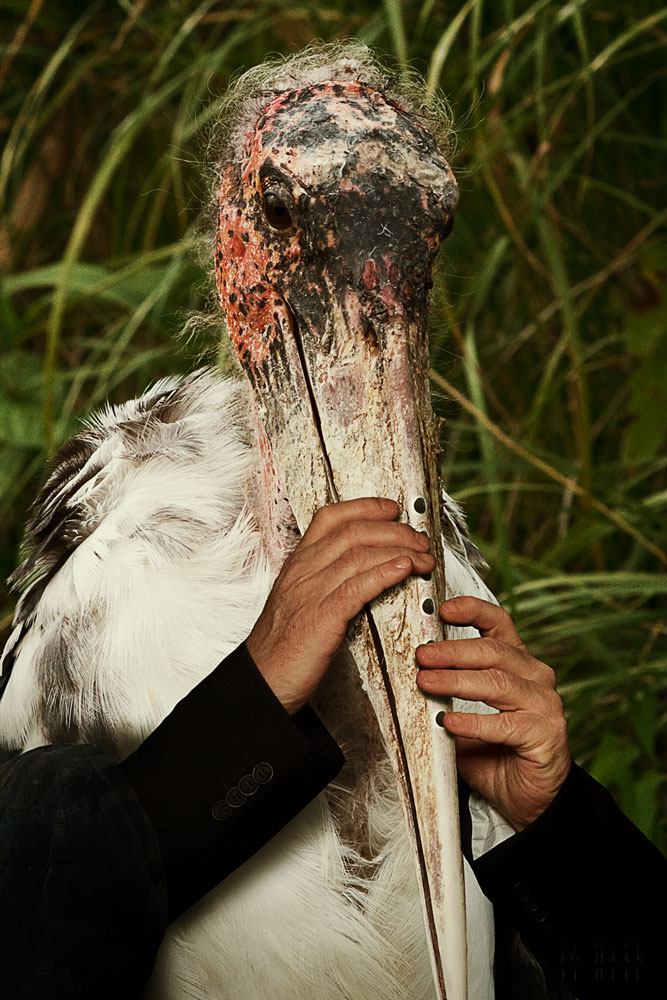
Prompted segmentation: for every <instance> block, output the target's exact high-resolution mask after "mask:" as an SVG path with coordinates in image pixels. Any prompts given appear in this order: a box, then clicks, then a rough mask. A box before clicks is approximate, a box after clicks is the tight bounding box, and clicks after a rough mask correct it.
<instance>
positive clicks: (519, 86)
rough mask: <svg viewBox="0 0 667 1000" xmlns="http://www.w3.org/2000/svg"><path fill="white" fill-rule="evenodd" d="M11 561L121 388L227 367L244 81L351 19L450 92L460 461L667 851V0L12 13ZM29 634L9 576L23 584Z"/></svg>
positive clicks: (636, 803) (6, 86)
mask: <svg viewBox="0 0 667 1000" xmlns="http://www.w3.org/2000/svg"><path fill="white" fill-rule="evenodd" d="M0 21H1V22H2V31H1V32H0V38H2V39H5V40H8V41H5V42H4V43H3V48H2V50H1V55H0V106H1V107H0V135H1V137H2V153H1V155H0V206H1V209H0V212H1V219H0V270H1V271H2V273H3V275H4V277H3V280H2V286H1V291H0V354H1V359H2V360H1V365H0V508H1V511H2V516H1V518H0V573H1V574H2V576H6V575H7V574H8V573H9V572H10V571H11V569H12V568H13V566H14V565H15V563H16V559H17V547H18V540H19V536H20V532H21V527H22V524H23V523H24V520H25V517H26V510H27V508H28V506H29V503H30V500H31V498H32V497H33V496H34V494H35V491H36V489H37V487H38V485H39V483H40V481H41V479H42V477H43V475H44V467H45V459H46V457H47V455H48V453H50V452H51V451H53V449H54V447H56V446H57V445H58V444H59V443H60V442H62V441H63V440H64V439H65V438H66V437H67V436H68V435H69V434H71V433H72V432H73V431H74V430H76V428H77V426H78V425H79V421H80V418H81V417H83V416H85V415H86V414H87V413H88V412H90V410H91V409H92V408H94V407H97V406H99V405H100V404H101V403H102V402H103V401H104V400H106V399H111V400H113V401H120V400H122V399H124V398H127V397H129V396H132V395H135V394H137V393H139V392H141V391H143V389H144V388H145V387H146V385H147V384H148V383H149V382H150V381H151V380H153V379H155V378H156V377H158V376H161V375H164V374H168V373H170V372H174V371H179V370H185V369H189V368H192V367H193V366H194V365H195V364H197V363H198V361H199V359H200V358H201V357H202V356H203V357H206V358H208V359H215V357H216V351H217V346H216V345H217V343H218V342H219V337H220V334H221V330H220V329H218V330H215V329H211V328H208V329H207V330H206V331H205V332H203V333H202V334H200V335H199V336H195V337H194V338H191V339H181V340H178V339H177V338H176V336H175V335H176V334H177V333H178V331H179V329H180V328H181V327H182V325H183V322H184V319H185V317H186V316H187V315H188V314H189V313H190V312H191V311H192V310H199V309H201V308H203V307H204V306H205V304H206V298H207V295H208V291H207V289H208V281H209V277H208V275H207V274H206V269H205V268H202V267H201V266H200V265H199V264H198V263H197V261H196V258H195V257H193V256H192V254H191V253H190V251H191V249H192V246H193V245H194V243H195V240H196V232H197V229H196V221H197V216H198V212H199V210H200V208H201V205H202V203H203V202H204V201H205V199H206V197H207V190H206V183H205V182H204V181H203V180H202V178H201V172H200V169H199V167H198V158H199V149H200V147H199V146H198V142H197V136H198V134H200V132H201V130H202V129H203V128H205V126H206V125H207V123H209V122H210V121H211V120H212V119H214V117H215V115H216V110H217V107H218V98H219V95H220V94H222V93H223V92H224V88H225V86H226V84H227V82H228V80H229V78H230V76H232V75H234V74H236V73H238V72H239V71H241V70H242V69H243V68H247V67H249V66H251V65H253V64H254V63H256V62H258V61H260V60H262V59H263V58H264V57H265V55H266V54H267V53H269V52H275V51H281V52H291V51H293V50H294V49H295V48H298V47H300V46H302V45H304V44H306V43H308V42H309V41H311V40H312V39H314V38H323V39H325V40H329V39H332V38H336V37H346V36H357V37H359V38H361V39H362V40H364V41H366V42H368V43H370V44H373V45H375V46H377V47H379V49H380V50H384V51H386V52H391V53H392V54H393V55H394V57H395V58H396V59H397V60H398V63H399V65H401V64H402V65H406V66H407V65H408V64H410V65H412V66H414V67H416V68H417V69H418V70H420V71H421V72H422V73H423V75H424V77H425V79H426V81H427V87H428V93H429V94H430V95H433V93H434V92H435V91H436V89H437V88H442V90H443V91H444V92H445V93H446V94H447V95H448V97H449V99H450V101H451V104H452V107H453V110H454V114H455V119H456V123H457V130H458V136H459V148H458V152H457V154H456V156H455V159H454V166H455V171H456V173H457V175H458V178H459V182H460V185H461V195H462V197H461V205H460V209H459V213H458V218H457V223H456V227H455V230H454V233H453V235H452V236H451V237H450V239H449V240H448V242H447V245H446V247H445V251H444V254H441V257H442V260H441V261H440V264H439V270H438V272H437V275H436V287H435V291H434V300H433V313H432V333H431V336H432V354H433V366H434V396H435V402H436V407H437V408H438V409H439V410H440V412H442V414H443V415H444V416H445V417H446V418H447V423H446V428H445V434H444V444H443V447H444V455H443V474H444V478H445V482H446V483H447V485H448V488H449V489H450V490H451V492H452V493H453V495H454V496H455V497H456V498H457V499H459V500H461V501H462V502H464V504H465V506H466V508H467V511H468V514H469V518H470V522H471V525H472V532H473V535H474V537H475V538H476V539H477V540H478V542H479V543H480V545H481V547H482V549H483V551H484V552H485V554H486V556H487V558H488V560H489V562H490V563H491V566H492V570H491V571H490V573H489V582H490V585H491V586H492V587H494V588H495V589H496V591H497V592H498V593H499V594H500V596H501V599H502V600H503V601H504V602H505V603H506V604H507V606H508V607H509V608H510V609H511V610H512V612H513V613H514V615H515V617H516V620H517V623H518V626H519V629H520V631H521V632H522V634H523V636H524V638H525V640H526V642H527V643H528V645H529V646H530V648H531V649H532V650H533V651H534V652H535V653H536V655H538V656H540V657H541V658H542V659H544V660H545V661H546V662H549V663H550V664H552V665H553V666H554V668H555V669H556V671H557V674H558V677H559V689H560V691H561V693H562V695H563V698H564V700H565V703H566V707H567V710H568V714H569V719H570V732H571V739H572V748H573V753H574V755H575V757H576V758H577V759H578V760H579V761H580V762H581V763H583V764H584V766H587V767H588V768H589V769H590V770H591V771H592V773H593V774H594V775H596V776H597V777H598V778H599V779H600V780H602V781H603V782H604V783H605V784H607V785H608V787H609V788H610V789H611V790H612V791H613V792H614V793H615V794H616V795H617V796H618V798H619V800H620V802H621V804H622V805H623V807H624V808H625V809H626V811H627V812H628V813H629V815H630V816H631V817H632V818H633V819H634V820H635V822H637V823H638V824H639V825H640V826H641V827H642V828H643V829H644V830H645V831H646V832H647V833H648V834H649V836H651V837H652V838H653V839H654V840H655V842H656V843H658V844H659V845H660V846H661V847H663V849H664V847H665V842H666V833H665V819H666V808H665V800H666V791H665V764H664V761H665V752H664V751H665V715H666V713H665V698H664V692H665V688H666V687H667V643H666V642H665V634H666V628H665V604H666V601H665V594H666V592H667V578H666V577H665V575H664V568H665V563H666V561H667V557H666V556H665V548H666V539H665V512H666V509H667V454H666V452H665V439H666V437H667V249H666V248H665V243H664V231H665V221H666V219H667V209H666V207H665V206H666V205H667V197H666V191H665V184H666V179H667V170H665V159H664V153H665V150H666V148H667V134H666V129H667V124H666V123H667V114H666V113H665V112H666V110H667V109H666V108H665V101H666V94H667V90H666V89H665V86H664V84H665V76H667V58H666V44H665V43H666V32H667V9H665V8H662V9H658V10H656V7H655V3H654V2H650V0H634V2H633V3H632V4H630V3H629V2H611V0H609V2H604V0H601V2H592V0H589V2H587V0H572V2H568V3H563V2H557V0H536V2H533V3H525V2H514V0H502V2H496V3H493V4H491V3H488V2H487V3H486V4H485V3H484V2H483V0H468V2H467V3H465V4H460V3H457V2H449V0H444V2H443V0H404V2H402V3H401V2H400V0H385V2H384V3H381V2H375V3H373V2H370V0H355V2H354V3H352V2H350V0H329V2H328V3H324V4H308V5H305V4H300V3H299V2H298V0H293V2H285V3H278V2H270V0H238V2H236V3H227V4H223V3H218V2H215V0H205V2H203V3H201V4H199V5H197V4H195V3H194V2H187V0H169V2H160V3H157V2H155V0H152V2H151V0H136V2H130V0H117V2H115V3H111V2H107V3H102V2H98V3H91V4H88V3H82V2H79V3H76V2H73V0H51V2H49V3H44V2H42V0H32V2H30V3H28V2H21V0H14V2H4V3H2V4H1V5H0ZM0 600H1V601H2V608H1V609H0V624H1V625H2V628H3V630H4V632H5V633H6V632H7V629H8V625H9V621H10V617H11V609H12V598H11V595H9V594H8V593H7V592H6V591H5V592H3V593H2V594H0Z"/></svg>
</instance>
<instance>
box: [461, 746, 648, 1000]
mask: <svg viewBox="0 0 667 1000" xmlns="http://www.w3.org/2000/svg"><path fill="white" fill-rule="evenodd" d="M473 868H474V871H475V874H476V876H477V879H478V881H479V884H480V886H481V888H482V891H483V892H484V893H485V895H486V896H487V897H488V898H489V899H490V900H491V901H492V902H493V904H494V910H495V916H496V927H497V942H498V948H497V962H498V966H497V982H498V993H497V996H498V998H499V1000H500V998H509V997H515V996H516V997H517V998H519V997H521V1000H523V998H524V997H525V996H527V994H526V993H521V992H519V991H518V990H517V987H516V985H513V984H516V982H517V978H520V976H519V977H517V964H518V963H517V961H516V955H515V956H514V958H513V957H512V955H511V954H509V951H510V946H509V942H510V939H511V936H512V935H511V931H512V930H513V929H515V930H516V931H517V932H518V934H519V935H520V938H521V940H522V941H523V943H524V944H525V945H526V946H527V948H528V949H529V951H530V952H532V954H533V955H534V956H535V958H536V959H537V961H538V962H539V964H540V966H541V967H542V969H543V971H544V974H545V979H546V983H547V994H546V995H550V996H567V995H569V994H568V993H567V991H561V989H560V984H565V985H566V986H567V988H568V989H569V990H570V991H571V994H572V995H573V996H575V997H577V998H578V1000H589V998H595V1000H602V998H604V1000H612V998H616V997H619V998H620V997H623V998H634V997H637V998H640V997H646V998H649V997H653V996H656V995H657V994H656V993H655V986H656V984H657V983H658V982H660V979H661V978H662V973H661V969H660V967H661V965H662V957H663V953H664V942H665V930H666V921H665V900H666V899H667V861H666V860H665V858H664V857H663V856H662V854H661V853H660V851H658V849H657V848H656V847H655V846H654V845H653V844H652V843H651V842H650V841H649V840H647V838H646V837H644V835H643V834H642V833H641V832H640V831H639V830H638V829H637V828H636V827H635V826H634V825H633V824H632V823H631V822H630V820H628V819H627V817H626V816H625V815H624V814H623V813H622V812H621V811H620V809H618V807H617V806H616V804H615V802H614V800H613V798H612V796H611V795H610V794H609V792H607V791H606V789H604V788H603V787H602V786H601V785H599V784H598V783H597V782H596V781H594V779H593V778H591V777H590V776H589V775H588V774H586V773H585V771H582V770H581V768H579V767H577V766H576V765H575V764H573V765H572V769H571V771H570V774H569V775H568V777H567V779H566V781H565V783H564V784H563V786H562V788H561V789H560V791H559V793H558V795H557V796H556V798H555V799H554V801H553V802H552V803H551V805H550V806H549V807H548V808H547V809H546V810H545V812H544V813H543V814H542V815H541V816H540V817H538V819H537V820H535V822H533V823H531V825H530V826H528V827H526V829H525V830H523V831H521V832H520V833H517V834H515V835H514V836H513V837H510V838H509V839H508V840H506V841H505V842H504V843H502V844H499V845H498V847H495V848H494V849H493V850H491V851H489V852H488V853H486V854H484V855H482V856H481V857H480V858H478V859H477V861H475V862H473ZM508 932H509V933H508ZM659 972H660V977H659V976H658V973H659ZM543 995H544V994H543Z"/></svg>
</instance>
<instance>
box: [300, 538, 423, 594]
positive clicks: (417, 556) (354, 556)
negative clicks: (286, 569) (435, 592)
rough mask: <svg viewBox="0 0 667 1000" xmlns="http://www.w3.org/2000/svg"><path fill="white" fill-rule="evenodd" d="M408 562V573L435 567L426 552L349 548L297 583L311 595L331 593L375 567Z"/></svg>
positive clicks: (401, 549)
mask: <svg viewBox="0 0 667 1000" xmlns="http://www.w3.org/2000/svg"><path fill="white" fill-rule="evenodd" d="M405 559H407V560H409V561H410V566H411V569H410V571H409V572H414V573H429V572H431V570H432V569H433V567H434V566H435V559H434V558H433V556H432V555H431V554H430V553H429V552H413V551H411V550H409V549H404V548H400V547H393V546H387V547H382V548H374V547H365V546H359V547H357V548H356V549H349V550H347V551H346V552H343V554H342V555H341V556H340V557H339V558H338V559H336V560H335V562H333V563H331V564H330V565H327V566H326V567H325V568H324V569H322V570H320V571H319V572H318V573H313V574H312V576H307V577H304V578H303V580H302V581H301V583H302V584H303V585H305V586H306V587H308V589H309V590H312V591H313V592H318V591H319V592H320V593H322V594H326V593H328V594H331V593H333V592H334V591H335V590H337V589H338V588H339V587H340V586H341V585H342V584H343V583H345V582H346V581H347V580H351V579H354V577H358V576H361V575H363V574H365V573H368V572H370V571H371V570H373V569H374V568H375V567H376V566H382V565H384V564H385V563H390V562H392V561H393V562H396V561H397V560H405Z"/></svg>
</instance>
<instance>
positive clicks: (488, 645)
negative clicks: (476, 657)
mask: <svg viewBox="0 0 667 1000" xmlns="http://www.w3.org/2000/svg"><path fill="white" fill-rule="evenodd" d="M480 649H481V650H482V657H483V658H484V662H485V663H497V662H498V661H499V660H500V659H502V654H503V648H502V643H500V642H499V641H498V640H497V639H493V638H491V636H485V637H484V638H483V639H481V640H480Z"/></svg>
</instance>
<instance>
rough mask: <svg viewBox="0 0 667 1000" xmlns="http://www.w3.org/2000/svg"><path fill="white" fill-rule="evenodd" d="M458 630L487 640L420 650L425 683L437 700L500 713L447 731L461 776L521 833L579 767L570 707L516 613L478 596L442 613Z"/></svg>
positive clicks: (451, 717) (460, 718) (464, 716)
mask: <svg viewBox="0 0 667 1000" xmlns="http://www.w3.org/2000/svg"><path fill="white" fill-rule="evenodd" d="M440 615H441V617H442V618H443V620H444V621H446V622H448V623H449V624H451V625H471V626H473V627H474V628H476V629H478V631H479V632H480V637H479V638H474V639H453V640H446V641H444V642H438V643H431V644H429V645H426V646H419V647H418V649H417V654H416V656H417V663H418V665H419V666H420V667H421V668H422V669H421V670H420V671H419V673H418V675H417V684H418V685H419V687H420V688H421V689H422V691H424V692H428V693H429V694H440V695H449V696H453V697H457V698H469V699H473V700H479V701H484V702H486V703H487V704H488V705H491V706H492V707H494V708H498V709H500V712H499V713H498V714H493V715H481V714H478V713H474V712H472V713H467V712H451V713H449V714H447V715H445V716H444V719H443V725H444V727H445V728H446V729H447V730H448V731H449V732H450V733H452V735H453V736H454V738H455V740H456V755H457V765H458V770H459V773H460V774H461V776H462V777H463V778H464V780H465V781H466V782H467V783H468V784H469V785H470V787H471V788H474V789H475V791H477V792H479V793H480V794H481V795H483V796H484V798H485V799H487V801H488V802H490V803H491V804H492V805H493V806H495V808H496V809H497V810H498V811H499V812H500V813H502V814H503V816H505V817H506V818H507V819H508V820H509V822H510V823H511V824H512V826H513V827H514V828H515V830H522V829H523V828H524V827H525V826H527V825H528V824H529V823H531V822H532V821H533V820H534V819H536V818H537V817H538V816H539V815H540V814H541V813H542V812H544V810H545V809H546V807H547V806H548V805H549V803H550V802H551V801H552V800H553V798H554V797H555V795H556V793H557V791H558V789H559V788H560V786H561V785H562V783H563V782H564V781H565V778H566V777H567V775H568V772H569V770H570V764H571V757H570V751H569V748H568V741H567V725H566V721H565V715H564V713H563V704H562V702H561V699H560V697H559V696H558V694H557V692H556V676H555V674H554V671H553V670H552V669H551V667H549V666H547V665H546V664H545V663H542V662H540V660H537V659H536V658H535V657H534V656H532V655H531V654H530V653H529V651H528V650H527V649H526V647H525V645H524V644H523V642H522V641H521V639H520V638H519V635H518V633H517V631H516V629H515V627H514V622H513V621H512V618H511V617H510V615H509V614H508V613H507V612H506V611H504V610H503V609H502V608H499V607H497V605H495V604H491V603H490V602H488V601H482V600H480V599H479V598H476V597H457V598H453V599H451V600H449V601H445V603H444V604H443V605H442V606H441V608H440Z"/></svg>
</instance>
